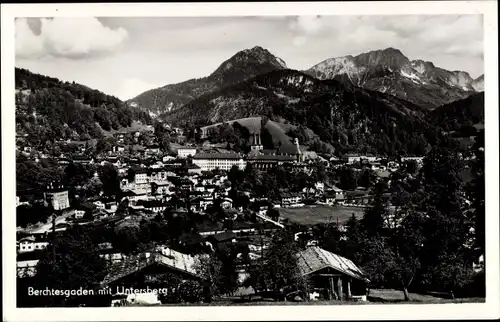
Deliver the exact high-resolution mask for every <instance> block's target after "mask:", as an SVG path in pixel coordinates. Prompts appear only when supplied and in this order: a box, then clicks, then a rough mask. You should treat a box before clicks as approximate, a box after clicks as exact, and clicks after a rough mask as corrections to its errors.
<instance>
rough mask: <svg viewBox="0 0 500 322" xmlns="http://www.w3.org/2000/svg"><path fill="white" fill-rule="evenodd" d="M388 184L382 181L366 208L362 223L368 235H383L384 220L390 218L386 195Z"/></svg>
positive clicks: (374, 190)
mask: <svg viewBox="0 0 500 322" xmlns="http://www.w3.org/2000/svg"><path fill="white" fill-rule="evenodd" d="M386 189H387V184H385V183H384V182H382V181H380V182H378V183H377V184H376V185H375V187H374V189H373V202H372V204H371V206H370V207H369V208H367V209H366V211H365V214H364V216H363V219H362V220H361V225H362V227H363V230H364V231H365V232H366V234H367V237H369V238H370V237H375V236H382V235H383V230H384V221H385V220H387V218H388V209H387V200H386V198H385V196H384V193H385V192H386Z"/></svg>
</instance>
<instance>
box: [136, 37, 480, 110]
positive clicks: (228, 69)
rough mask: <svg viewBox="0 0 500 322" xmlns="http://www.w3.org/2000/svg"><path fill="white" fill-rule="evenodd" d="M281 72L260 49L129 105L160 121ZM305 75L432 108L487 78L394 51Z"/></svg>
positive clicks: (344, 60) (326, 64)
mask: <svg viewBox="0 0 500 322" xmlns="http://www.w3.org/2000/svg"><path fill="white" fill-rule="evenodd" d="M281 69H287V66H286V64H285V62H284V61H283V60H282V59H281V58H278V57H276V56H274V55H273V54H271V53H270V52H269V51H268V50H267V49H264V48H262V47H259V46H256V47H254V48H251V49H245V50H243V51H240V52H238V53H236V54H235V55H234V56H232V57H231V58H229V59H228V60H226V61H224V62H223V63H222V64H221V65H220V66H219V67H218V68H217V69H216V70H215V71H214V72H213V73H212V74H211V75H209V76H207V77H204V78H200V79H191V80H188V81H185V82H182V83H177V84H171V85H166V86H164V87H160V88H157V89H152V90H149V91H147V92H144V93H142V94H140V95H138V96H137V97H135V98H133V99H130V100H129V101H128V103H129V104H130V105H132V106H138V107H140V108H141V109H143V110H145V111H147V112H149V113H150V114H151V115H152V116H158V115H160V114H162V113H165V112H170V111H173V110H175V109H177V108H180V107H181V106H183V105H185V104H187V103H189V102H190V101H192V100H194V99H196V98H198V97H200V96H202V95H204V94H207V93H210V92H214V91H217V90H220V89H223V88H225V87H228V86H231V85H234V84H237V83H239V82H243V81H246V80H248V79H250V78H252V77H255V76H258V75H262V74H265V73H267V72H271V71H274V70H281ZM303 72H304V73H305V74H308V75H310V76H313V77H315V78H317V79H319V80H327V79H334V80H338V81H340V82H341V83H344V84H347V85H354V86H357V87H362V88H365V89H369V90H375V91H378V92H382V93H386V94H389V95H393V96H396V97H399V98H401V99H404V100H407V101H409V102H412V103H414V104H416V105H419V106H422V107H425V108H427V109H434V108H436V107H438V106H441V105H444V104H447V103H450V102H453V101H456V100H460V99H463V98H466V97H468V96H469V95H471V94H474V93H476V92H481V91H483V90H484V76H480V77H478V78H477V79H472V77H471V76H470V75H469V74H468V73H467V72H464V71H448V70H445V69H443V68H439V67H436V66H434V64H433V63H432V62H426V61H422V60H413V61H410V60H409V59H408V58H407V57H406V56H405V55H403V53H401V51H400V50H398V49H394V48H387V49H384V50H376V51H370V52H368V53H363V54H360V55H357V56H345V57H337V58H329V59H327V60H325V61H323V62H320V63H319V64H316V65H314V66H312V67H311V68H309V69H307V70H304V71H303Z"/></svg>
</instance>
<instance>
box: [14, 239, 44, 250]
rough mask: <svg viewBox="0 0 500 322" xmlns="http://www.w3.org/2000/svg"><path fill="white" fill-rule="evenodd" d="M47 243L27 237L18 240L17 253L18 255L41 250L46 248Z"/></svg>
mask: <svg viewBox="0 0 500 322" xmlns="http://www.w3.org/2000/svg"><path fill="white" fill-rule="evenodd" d="M48 244H49V243H48V242H44V241H37V240H36V238H35V237H33V236H28V237H24V238H22V239H20V240H19V248H18V251H19V252H20V253H26V252H33V251H35V250H42V249H44V248H46V247H47V245H48Z"/></svg>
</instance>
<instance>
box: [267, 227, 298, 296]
mask: <svg viewBox="0 0 500 322" xmlns="http://www.w3.org/2000/svg"><path fill="white" fill-rule="evenodd" d="M297 252H298V247H297V244H296V242H295V240H294V235H293V234H292V233H291V231H288V230H281V231H279V232H278V233H277V234H275V235H274V237H273V239H272V241H271V244H270V245H269V250H268V252H267V254H266V255H265V258H264V261H263V265H262V267H261V269H262V270H261V271H260V274H261V277H260V279H259V280H260V282H261V283H263V284H264V285H265V288H267V289H269V290H271V291H273V292H274V293H275V294H284V293H286V292H287V291H295V290H299V291H305V290H306V289H307V280H306V278H305V277H304V276H302V274H301V271H300V269H299V266H298V261H297ZM261 287H262V286H261Z"/></svg>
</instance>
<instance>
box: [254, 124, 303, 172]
mask: <svg viewBox="0 0 500 322" xmlns="http://www.w3.org/2000/svg"><path fill="white" fill-rule="evenodd" d="M246 161H247V163H250V164H252V166H254V167H255V168H257V169H261V170H264V169H269V168H273V167H276V166H279V165H282V164H286V163H293V162H299V163H300V162H303V161H304V155H303V153H302V151H301V150H300V145H299V140H298V139H297V138H295V139H294V142H293V143H291V142H290V143H281V142H280V144H279V146H278V148H276V149H264V146H263V145H262V141H261V137H260V134H258V133H254V134H253V135H252V145H251V146H250V152H249V153H248V155H247V158H246Z"/></svg>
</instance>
